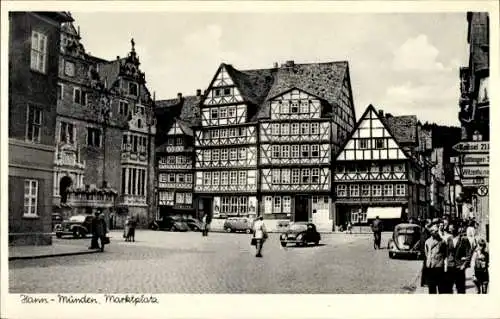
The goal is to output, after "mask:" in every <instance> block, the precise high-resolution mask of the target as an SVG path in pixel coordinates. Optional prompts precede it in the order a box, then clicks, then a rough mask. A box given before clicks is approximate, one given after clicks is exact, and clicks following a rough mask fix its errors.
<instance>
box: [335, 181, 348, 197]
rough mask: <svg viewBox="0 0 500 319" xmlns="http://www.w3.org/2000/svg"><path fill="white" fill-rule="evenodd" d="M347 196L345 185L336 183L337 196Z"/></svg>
mask: <svg viewBox="0 0 500 319" xmlns="http://www.w3.org/2000/svg"><path fill="white" fill-rule="evenodd" d="M346 196H347V185H345V184H339V185H337V197H346Z"/></svg>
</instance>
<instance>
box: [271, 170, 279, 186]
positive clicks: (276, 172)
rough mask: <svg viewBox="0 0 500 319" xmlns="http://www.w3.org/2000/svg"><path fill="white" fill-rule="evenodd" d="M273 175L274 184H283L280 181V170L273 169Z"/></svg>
mask: <svg viewBox="0 0 500 319" xmlns="http://www.w3.org/2000/svg"><path fill="white" fill-rule="evenodd" d="M272 174H273V184H279V183H280V182H281V179H280V170H279V169H273V170H272Z"/></svg>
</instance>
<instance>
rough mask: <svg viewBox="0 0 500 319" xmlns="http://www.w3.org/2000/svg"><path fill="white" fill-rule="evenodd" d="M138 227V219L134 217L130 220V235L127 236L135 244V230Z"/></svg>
mask: <svg viewBox="0 0 500 319" xmlns="http://www.w3.org/2000/svg"><path fill="white" fill-rule="evenodd" d="M136 227H137V219H136V218H135V217H134V216H131V217H130V220H129V227H128V234H127V238H128V241H129V242H130V241H132V242H135V229H136Z"/></svg>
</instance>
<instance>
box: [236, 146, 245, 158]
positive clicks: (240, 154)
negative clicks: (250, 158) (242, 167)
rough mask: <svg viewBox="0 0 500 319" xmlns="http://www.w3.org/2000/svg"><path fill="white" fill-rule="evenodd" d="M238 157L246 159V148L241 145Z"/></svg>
mask: <svg viewBox="0 0 500 319" xmlns="http://www.w3.org/2000/svg"><path fill="white" fill-rule="evenodd" d="M238 158H239V159H240V160H246V159H247V149H246V148H244V147H242V148H240V149H239V150H238Z"/></svg>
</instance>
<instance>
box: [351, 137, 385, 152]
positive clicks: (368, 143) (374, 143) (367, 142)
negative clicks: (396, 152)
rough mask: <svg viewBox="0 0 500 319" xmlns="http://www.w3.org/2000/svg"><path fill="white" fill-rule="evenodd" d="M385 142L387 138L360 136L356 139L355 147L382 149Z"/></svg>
mask: <svg viewBox="0 0 500 319" xmlns="http://www.w3.org/2000/svg"><path fill="white" fill-rule="evenodd" d="M386 144H387V138H374V139H373V140H372V139H370V138H360V139H358V140H357V145H356V146H357V148H358V149H361V150H366V149H371V148H374V149H382V148H385V147H386Z"/></svg>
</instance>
